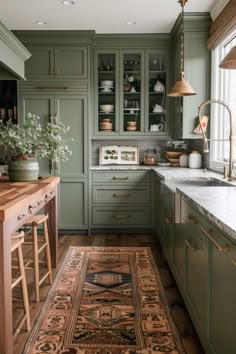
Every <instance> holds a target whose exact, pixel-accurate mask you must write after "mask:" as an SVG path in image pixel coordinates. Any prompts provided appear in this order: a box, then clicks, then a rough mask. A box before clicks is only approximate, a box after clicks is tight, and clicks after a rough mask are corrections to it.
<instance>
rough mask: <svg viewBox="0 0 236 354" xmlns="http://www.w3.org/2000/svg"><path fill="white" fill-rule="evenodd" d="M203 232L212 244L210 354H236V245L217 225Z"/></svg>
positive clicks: (208, 348)
mask: <svg viewBox="0 0 236 354" xmlns="http://www.w3.org/2000/svg"><path fill="white" fill-rule="evenodd" d="M201 231H202V233H203V235H204V236H205V237H206V238H207V239H208V241H209V294H208V302H209V309H208V332H207V343H208V346H207V352H208V353H210V354H221V353H227V354H234V353H235V348H236V331H235V318H236V306H235V299H236V282H235V279H236V244H235V243H232V242H230V241H229V239H228V238H227V237H225V235H224V234H223V233H222V232H221V231H219V230H218V229H217V228H216V227H214V225H211V224H210V223H206V224H205V225H204V226H203V227H202V228H201Z"/></svg>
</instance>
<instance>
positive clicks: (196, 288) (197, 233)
mask: <svg viewBox="0 0 236 354" xmlns="http://www.w3.org/2000/svg"><path fill="white" fill-rule="evenodd" d="M181 218H182V224H181V226H182V235H183V238H184V242H185V287H184V289H185V290H184V298H185V301H186V305H187V308H188V311H189V313H190V315H191V318H192V321H193V323H194V325H195V328H196V330H197V332H198V335H199V337H200V338H201V340H202V343H203V344H204V347H206V331H207V290H208V275H207V272H208V242H207V239H206V238H205V237H204V235H203V233H202V231H201V225H203V224H204V219H203V217H201V216H200V215H199V213H197V212H196V211H195V210H194V209H193V208H192V207H191V206H190V205H189V204H188V203H186V202H185V201H184V200H182V201H181Z"/></svg>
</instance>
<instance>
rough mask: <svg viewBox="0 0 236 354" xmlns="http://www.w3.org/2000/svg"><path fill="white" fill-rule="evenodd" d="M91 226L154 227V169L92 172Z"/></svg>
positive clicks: (98, 227) (93, 227)
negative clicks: (152, 170)
mask: <svg viewBox="0 0 236 354" xmlns="http://www.w3.org/2000/svg"><path fill="white" fill-rule="evenodd" d="M90 212H91V215H90V220H91V222H90V226H91V228H92V229H102V228H104V229H108V228H110V229H113V228H116V229H117V228H119V229H122V228H123V229H127V228H128V229H133V230H137V229H139V228H142V229H152V226H153V225H152V219H153V217H152V214H153V197H152V178H151V171H135V172H134V171H127V170H125V171H122V170H119V171H94V172H92V186H91V209H90Z"/></svg>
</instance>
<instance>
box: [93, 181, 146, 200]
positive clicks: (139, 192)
mask: <svg viewBox="0 0 236 354" xmlns="http://www.w3.org/2000/svg"><path fill="white" fill-rule="evenodd" d="M150 200H151V192H150V186H137V187H133V188H131V187H128V186H121V187H119V186H117V185H114V186H104V187H103V186H101V185H96V186H93V203H109V204H110V203H111V204H118V203H119V204H131V203H142V204H147V203H150Z"/></svg>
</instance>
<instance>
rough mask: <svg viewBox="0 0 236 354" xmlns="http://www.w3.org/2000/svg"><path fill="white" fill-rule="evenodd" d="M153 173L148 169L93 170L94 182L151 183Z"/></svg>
mask: <svg viewBox="0 0 236 354" xmlns="http://www.w3.org/2000/svg"><path fill="white" fill-rule="evenodd" d="M150 182H151V174H150V173H149V172H147V171H138V172H129V171H127V172H125V171H114V172H111V171H101V172H93V183H114V184H115V183H116V184H117V183H150Z"/></svg>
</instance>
